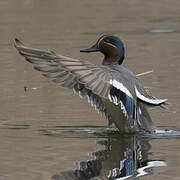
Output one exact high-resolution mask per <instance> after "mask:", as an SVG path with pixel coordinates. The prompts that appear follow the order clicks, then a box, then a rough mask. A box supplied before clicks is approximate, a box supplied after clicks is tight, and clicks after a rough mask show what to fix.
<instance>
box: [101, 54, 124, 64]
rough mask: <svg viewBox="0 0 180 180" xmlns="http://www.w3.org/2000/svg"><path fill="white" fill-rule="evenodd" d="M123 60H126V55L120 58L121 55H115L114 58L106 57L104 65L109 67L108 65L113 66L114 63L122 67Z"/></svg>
mask: <svg viewBox="0 0 180 180" xmlns="http://www.w3.org/2000/svg"><path fill="white" fill-rule="evenodd" d="M123 60H124V55H122V56H119V53H117V54H114V55H113V56H108V55H105V56H104V60H103V62H102V64H103V65H108V64H112V63H113V64H119V65H121V64H122V62H123Z"/></svg>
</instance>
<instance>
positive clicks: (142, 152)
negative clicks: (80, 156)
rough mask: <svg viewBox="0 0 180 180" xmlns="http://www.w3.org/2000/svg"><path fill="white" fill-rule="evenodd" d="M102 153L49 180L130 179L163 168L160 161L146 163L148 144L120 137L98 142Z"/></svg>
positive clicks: (137, 139) (140, 138)
mask: <svg viewBox="0 0 180 180" xmlns="http://www.w3.org/2000/svg"><path fill="white" fill-rule="evenodd" d="M98 145H101V146H104V147H105V148H104V150H100V151H96V152H92V153H90V156H91V160H89V161H86V162H84V161H81V162H78V163H77V165H78V167H77V169H76V170H74V171H65V172H61V173H60V174H57V175H54V176H53V177H52V179H53V180H85V179H86V180H90V179H93V180H95V179H96V180H105V179H110V180H114V179H119V180H120V179H131V180H137V179H139V177H140V176H144V175H147V174H152V171H151V169H152V167H158V166H165V165H166V163H165V162H164V161H150V160H148V152H149V150H150V148H151V146H150V144H149V140H148V139H147V138H142V137H139V136H123V137H118V138H107V139H105V140H102V141H98Z"/></svg>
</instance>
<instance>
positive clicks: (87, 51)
mask: <svg viewBox="0 0 180 180" xmlns="http://www.w3.org/2000/svg"><path fill="white" fill-rule="evenodd" d="M97 51H99V48H98V47H97V44H95V45H93V46H92V47H90V48H87V49H82V50H80V52H86V53H89V52H97Z"/></svg>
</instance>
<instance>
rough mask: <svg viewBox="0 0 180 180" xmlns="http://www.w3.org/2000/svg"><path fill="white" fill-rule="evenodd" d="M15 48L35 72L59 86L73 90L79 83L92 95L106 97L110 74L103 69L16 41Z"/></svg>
mask: <svg viewBox="0 0 180 180" xmlns="http://www.w3.org/2000/svg"><path fill="white" fill-rule="evenodd" d="M15 47H16V49H17V50H18V51H19V53H20V54H21V55H22V56H24V57H25V58H26V60H27V61H29V62H30V63H32V64H33V66H34V68H35V69H36V70H38V71H41V72H43V75H44V76H46V77H48V78H50V79H51V80H52V81H54V82H56V83H58V84H59V85H61V86H63V87H67V88H74V86H76V85H77V83H80V84H83V85H84V87H86V88H87V89H89V90H91V91H92V92H93V93H94V94H97V95H98V96H100V97H103V98H107V97H108V91H109V80H110V79H111V74H110V73H109V71H108V70H107V69H106V68H105V67H103V66H96V65H94V64H91V63H89V62H87V61H80V60H77V59H72V58H68V57H65V56H61V55H57V54H56V53H55V52H53V51H44V50H39V49H34V48H30V47H27V46H25V45H24V44H23V43H22V42H20V41H19V40H18V39H16V40H15Z"/></svg>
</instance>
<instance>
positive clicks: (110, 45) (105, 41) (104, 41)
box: [104, 41, 117, 49]
mask: <svg viewBox="0 0 180 180" xmlns="http://www.w3.org/2000/svg"><path fill="white" fill-rule="evenodd" d="M104 43H105V44H108V45H110V46H112V47H114V48H116V49H117V47H116V46H115V45H113V44H111V43H108V42H106V41H104Z"/></svg>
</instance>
